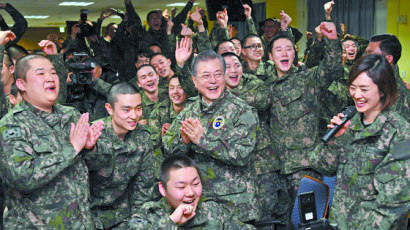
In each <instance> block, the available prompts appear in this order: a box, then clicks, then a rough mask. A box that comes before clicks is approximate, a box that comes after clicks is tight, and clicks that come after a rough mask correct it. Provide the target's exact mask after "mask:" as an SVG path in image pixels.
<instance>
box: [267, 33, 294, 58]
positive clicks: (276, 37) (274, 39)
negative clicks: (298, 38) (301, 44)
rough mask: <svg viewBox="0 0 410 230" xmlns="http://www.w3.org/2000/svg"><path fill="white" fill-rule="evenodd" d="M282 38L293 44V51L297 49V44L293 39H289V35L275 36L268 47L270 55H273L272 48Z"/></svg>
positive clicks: (280, 34)
mask: <svg viewBox="0 0 410 230" xmlns="http://www.w3.org/2000/svg"><path fill="white" fill-rule="evenodd" d="M282 38H284V39H288V40H289V41H290V42H291V43H292V46H293V49H295V44H294V43H293V40H292V38H291V37H289V36H288V35H287V34H282V33H279V34H278V35H275V36H274V37H273V38H272V40H271V41H270V42H269V45H268V47H269V53H272V48H273V44H274V43H275V41H276V40H278V39H282Z"/></svg>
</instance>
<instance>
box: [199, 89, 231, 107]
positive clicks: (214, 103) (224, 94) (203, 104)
mask: <svg viewBox="0 0 410 230" xmlns="http://www.w3.org/2000/svg"><path fill="white" fill-rule="evenodd" d="M228 93H229V91H228V89H227V88H226V87H225V89H224V91H223V92H222V94H221V96H220V97H219V98H217V99H216V100H214V101H213V102H212V103H211V104H209V105H208V104H207V103H206V102H205V101H204V100H203V98H202V95H200V97H199V100H200V102H199V103H200V105H201V110H202V111H204V112H212V111H213V110H215V109H216V108H219V106H220V105H221V102H222V101H223V99H224V98H225V97H226V96H227V95H228Z"/></svg>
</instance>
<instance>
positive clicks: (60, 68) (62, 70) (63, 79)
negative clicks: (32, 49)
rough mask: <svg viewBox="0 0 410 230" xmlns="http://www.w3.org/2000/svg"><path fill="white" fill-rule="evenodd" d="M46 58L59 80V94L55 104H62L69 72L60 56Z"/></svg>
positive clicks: (64, 99) (65, 96)
mask: <svg viewBox="0 0 410 230" xmlns="http://www.w3.org/2000/svg"><path fill="white" fill-rule="evenodd" d="M47 58H48V59H49V60H50V61H51V63H52V64H53V66H54V68H55V69H56V71H57V75H58V79H59V80H60V92H59V95H58V100H57V102H58V103H60V104H62V103H65V102H66V99H67V76H68V72H69V70H68V69H67V67H66V66H65V64H64V60H63V57H62V55H48V56H47Z"/></svg>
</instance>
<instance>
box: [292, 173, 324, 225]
mask: <svg viewBox="0 0 410 230" xmlns="http://www.w3.org/2000/svg"><path fill="white" fill-rule="evenodd" d="M311 191H313V192H314V194H315V203H316V215H317V218H318V219H320V218H324V217H325V216H326V213H327V207H328V202H329V186H327V184H325V183H323V182H322V181H320V180H317V179H315V178H313V177H310V176H307V175H305V176H304V177H303V178H302V180H300V184H299V188H298V193H297V197H296V200H295V204H294V206H293V210H292V223H293V225H294V226H295V227H296V228H297V227H298V225H299V224H300V217H299V199H298V197H299V195H300V194H302V193H306V192H311Z"/></svg>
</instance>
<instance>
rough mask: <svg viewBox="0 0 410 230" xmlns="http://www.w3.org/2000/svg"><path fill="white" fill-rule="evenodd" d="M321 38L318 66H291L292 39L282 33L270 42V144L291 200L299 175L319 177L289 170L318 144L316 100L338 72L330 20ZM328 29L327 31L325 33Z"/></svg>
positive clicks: (338, 52) (338, 58)
mask: <svg viewBox="0 0 410 230" xmlns="http://www.w3.org/2000/svg"><path fill="white" fill-rule="evenodd" d="M321 28H322V32H323V33H324V35H325V36H326V38H325V58H324V59H323V61H322V63H321V64H320V66H319V67H318V68H315V69H304V68H301V67H299V68H296V67H294V66H293V65H292V61H293V59H294V55H295V53H294V49H293V43H292V40H291V39H290V38H289V37H287V36H285V35H279V36H277V37H275V38H274V39H273V40H272V42H271V44H270V47H271V49H270V50H271V54H270V57H271V60H272V61H273V62H274V63H275V67H276V69H275V75H276V76H277V77H278V79H277V80H276V81H275V82H274V83H273V84H271V88H272V91H271V92H272V93H271V96H272V101H273V102H272V106H271V107H270V114H271V120H270V126H271V132H272V138H274V141H273V143H278V146H277V151H279V155H280V158H281V162H282V165H281V173H282V174H283V176H284V177H285V178H286V180H287V183H288V191H289V193H290V195H291V196H292V198H293V199H295V197H296V192H297V189H298V186H299V181H300V179H301V178H302V177H303V175H305V174H306V175H310V176H312V177H315V178H319V179H320V175H319V174H318V173H317V172H314V171H312V170H310V169H303V170H300V171H295V170H293V169H292V168H293V166H294V165H300V164H301V163H302V162H303V161H305V160H306V159H307V158H308V155H309V153H310V152H311V151H312V150H313V148H314V147H315V146H316V145H317V144H318V142H319V137H318V107H319V105H318V99H317V96H318V94H319V92H320V91H321V90H323V88H324V87H328V85H329V84H330V83H331V82H332V81H333V77H334V75H335V74H337V73H339V72H341V71H342V49H341V45H340V41H339V40H338V39H337V34H336V29H335V25H334V23H330V22H324V23H322V26H321ZM329 30H332V32H331V33H329V32H327V31H329Z"/></svg>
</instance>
